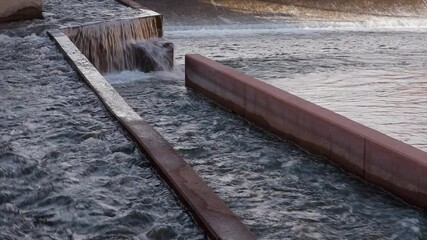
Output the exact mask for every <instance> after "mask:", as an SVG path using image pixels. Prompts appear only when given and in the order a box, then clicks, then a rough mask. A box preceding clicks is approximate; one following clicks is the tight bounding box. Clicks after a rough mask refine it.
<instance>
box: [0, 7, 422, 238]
mask: <svg viewBox="0 0 427 240" xmlns="http://www.w3.org/2000/svg"><path fill="white" fill-rule="evenodd" d="M147 2H148V4H147V5H148V7H152V6H150V4H153V6H154V7H155V6H162V5H161V4H162V3H168V1H157V2H155V1H147ZM190 2H191V1H190ZM212 2H214V3H216V4H214V5H215V6H216V7H217V8H215V9H216V10H213V11H211V14H210V15H208V16H211V17H210V18H207V19H206V22H203V23H200V22H194V21H193V20H192V19H194V18H197V14H202V15H204V14H205V13H206V8H208V9H210V8H209V4H211V5H212ZM220 2H222V5H218V4H220ZM228 2H229V3H230V2H231V3H233V2H235V1H228ZM251 2H256V1H251ZM267 2H268V1H267ZM156 4H157V5H156ZM183 5H185V4H183ZM197 6H199V7H200V8H197ZM227 6H228V5H227V1H225V3H224V1H216V2H215V1H206V3H203V4H201V3H200V5H195V7H196V8H195V9H201V10H200V11H198V12H197V13H196V11H194V10H193V11H194V12H195V14H188V16H187V17H184V19H181V17H182V16H184V15H182V14H179V8H177V11H176V12H177V13H178V14H176V15H175V18H174V17H173V16H174V15H173V12H174V11H173V8H170V7H169V8H168V9H169V11H164V12H162V11H160V10H162V9H154V10H159V11H160V12H162V13H164V14H165V15H166V17H165V20H166V24H167V27H166V32H165V36H166V37H167V38H168V39H169V40H170V41H172V42H173V43H174V44H175V47H176V69H175V70H174V71H172V72H157V73H148V74H146V73H141V72H121V73H113V74H109V75H107V78H108V79H109V81H110V82H111V83H112V84H113V85H114V87H115V88H116V89H117V90H118V91H119V92H120V94H122V95H123V97H125V99H126V100H128V101H129V103H130V105H131V106H132V107H133V108H134V109H135V110H136V111H137V112H138V113H139V114H141V116H143V117H144V118H145V119H146V120H147V121H149V122H150V123H151V124H152V125H153V126H154V127H155V128H156V129H157V130H158V131H159V132H160V133H161V134H162V135H164V136H165V138H166V139H167V140H168V141H169V142H171V144H172V145H173V146H174V148H175V149H176V150H178V152H179V153H180V154H182V156H183V157H184V159H186V160H187V161H188V162H189V163H190V165H191V166H193V168H194V169H195V170H196V171H197V172H198V173H199V174H200V175H201V176H202V178H203V179H204V180H205V181H206V182H207V183H208V184H209V185H210V186H211V187H212V188H213V189H214V190H215V191H216V192H217V193H218V194H219V196H220V197H222V198H223V199H224V200H225V201H226V203H227V204H228V205H229V206H230V208H231V209H232V210H233V211H234V212H235V213H236V214H237V215H238V216H239V217H240V218H241V219H242V220H243V222H244V223H246V224H247V225H248V226H249V227H250V228H251V230H252V231H253V232H254V233H255V234H256V235H257V236H258V237H259V238H260V239H423V238H426V237H427V215H426V213H425V212H424V211H421V210H419V209H416V208H413V207H411V206H408V205H407V204H405V203H404V202H402V201H400V200H399V199H396V198H394V197H393V196H391V195H390V194H388V193H386V192H384V191H383V190H381V189H380V188H378V187H375V186H372V185H371V184H369V183H366V182H364V181H362V180H361V179H359V178H357V177H354V176H352V175H350V174H348V173H346V172H344V171H343V170H342V169H340V168H339V167H337V166H335V165H332V164H331V163H330V162H329V161H328V160H327V159H323V158H321V157H318V156H315V155H311V154H309V153H307V152H305V151H304V150H302V149H300V148H299V147H298V146H295V145H294V144H292V143H289V142H286V141H283V140H280V139H278V138H277V137H275V136H274V135H271V134H268V133H266V132H264V131H262V130H260V129H258V128H257V127H255V126H253V125H251V124H249V123H247V122H246V121H244V120H242V119H241V118H239V117H237V116H236V115H234V114H232V113H229V112H228V111H226V110H224V109H222V108H220V107H218V106H217V105H215V104H214V103H212V102H210V101H209V100H207V99H205V98H203V97H202V96H200V95H199V94H197V93H195V92H193V91H192V90H189V89H186V88H185V87H184V82H183V79H184V75H183V55H184V54H185V53H189V52H192V53H201V54H204V55H206V56H209V57H212V58H214V59H216V60H219V61H221V62H223V63H224V64H226V65H229V66H232V67H235V68H237V69H239V70H242V71H244V72H247V73H248V74H251V75H253V76H256V77H258V78H260V79H261V80H265V81H267V82H269V83H271V84H273V85H276V86H278V87H280V88H283V89H285V90H288V91H290V92H292V93H295V94H297V95H299V96H301V97H303V98H306V99H309V100H311V101H313V102H316V103H318V104H320V105H322V106H325V107H327V108H330V109H332V110H335V111H337V112H339V113H342V114H344V115H345V116H348V117H350V118H353V119H355V120H358V121H361V122H362V123H364V124H366V125H368V126H371V127H374V128H377V129H379V130H381V131H384V132H385V133H387V134H390V135H392V136H394V137H396V138H399V139H401V140H402V141H406V142H408V143H410V144H413V145H415V146H417V147H419V148H421V149H425V148H426V142H425V140H426V139H427V130H426V128H425V126H426V123H427V120H426V119H427V112H426V109H427V108H425V106H426V104H427V102H426V99H425V96H426V91H427V83H426V79H425V76H426V75H427V74H426V69H427V66H426V64H427V61H426V56H427V48H426V46H425V44H424V43H425V42H426V39H427V33H426V32H427V31H426V29H425V28H423V27H422V26H425V25H423V22H422V21H424V20H422V19H421V20H419V19H418V20H417V19H416V20H414V19H412V18H410V19H404V20H402V19H400V18H398V19H396V18H393V19H386V20H389V21H388V22H387V21H385V20H384V19H382V20H384V21H377V22H375V21H374V22H372V21H368V22H360V21H354V22H353V21H348V19H345V21H342V20H340V21H337V20H333V21H330V20H328V21H324V20H323V21H321V20H319V19H316V20H315V21H309V22H307V21H297V22H295V21H292V22H291V21H289V18H292V17H293V16H289V15H287V14H273V15H265V14H264V15H262V16H263V18H260V17H259V16H258V15H257V14H258V13H256V14H253V13H250V14H248V13H247V12H243V11H236V10H235V8H232V9H234V10H233V11H226V9H225V7H227ZM230 6H234V5H230ZM193 9H194V8H193ZM218 9H220V10H218ZM227 9H230V7H227ZM163 10H164V9H163ZM218 12H220V13H221V14H220V15H219V17H218ZM136 14H138V13H137V12H136V11H134V10H130V9H129V8H125V7H123V6H121V5H119V4H117V3H115V2H114V1H95V0H93V1H85V2H84V3H82V2H81V1H77V0H76V1H67V2H62V1H53V0H51V1H45V13H44V15H45V17H46V19H44V20H35V21H25V22H19V23H12V24H7V25H3V26H1V27H0V43H1V45H0V46H1V47H0V71H1V74H0V91H1V92H0V93H1V94H0V99H1V102H2V104H0V112H1V114H0V126H1V127H0V134H1V142H0V178H1V181H0V211H1V213H2V214H1V217H0V238H1V239H66V238H68V239H203V238H204V236H203V234H202V233H201V232H200V230H199V229H197V227H196V226H195V224H194V223H193V221H192V220H191V218H190V217H189V215H188V214H187V213H186V212H185V210H184V209H183V208H182V206H181V205H180V204H179V203H178V202H177V200H176V199H175V198H174V196H173V194H172V193H171V192H170V191H169V190H168V188H167V186H166V185H165V184H164V183H163V182H162V181H161V180H160V179H159V177H157V175H156V174H155V173H154V172H153V171H152V170H151V168H150V167H149V164H148V162H147V161H146V159H145V158H144V156H143V155H141V154H140V153H139V151H138V150H137V149H136V147H135V145H134V144H133V143H132V142H131V141H130V140H129V139H128V138H127V136H126V134H125V133H124V132H123V131H122V130H121V128H120V126H119V125H118V123H116V122H115V121H114V120H113V118H112V117H111V116H110V115H108V114H107V113H106V110H105V109H103V108H102V107H101V103H100V102H99V100H98V99H97V98H96V97H95V96H94V94H92V92H91V91H90V90H89V89H88V88H87V87H86V86H85V85H84V84H83V83H82V82H80V81H79V80H78V77H77V75H76V74H75V73H74V71H73V70H72V69H71V67H69V65H68V64H67V63H66V61H65V60H63V57H62V55H61V54H60V53H59V51H58V50H57V49H56V48H55V46H54V44H53V42H51V41H50V40H49V39H48V38H47V36H46V33H45V31H46V30H47V29H50V28H57V27H60V26H64V25H74V24H79V23H86V22H88V21H95V20H102V19H111V18H114V17H117V18H118V17H122V16H134V15H136ZM375 14H376V15H378V14H377V13H375ZM254 16H255V17H254ZM178 17H179V18H178ZM272 18H273V19H272ZM277 18H280V19H277ZM266 19H267V21H266ZM292 19H293V18H292ZM278 21H279V22H278ZM420 21H421V23H420ZM390 23H391V24H390Z"/></svg>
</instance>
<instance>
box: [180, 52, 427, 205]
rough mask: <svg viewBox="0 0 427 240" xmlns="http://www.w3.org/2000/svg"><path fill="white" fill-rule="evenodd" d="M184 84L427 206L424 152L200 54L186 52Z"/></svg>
mask: <svg viewBox="0 0 427 240" xmlns="http://www.w3.org/2000/svg"><path fill="white" fill-rule="evenodd" d="M185 85H186V86H187V87H190V88H193V89H194V90H196V91H199V92H201V93H202V94H204V95H205V96H206V97H208V98H211V99H212V100H214V101H215V102H217V103H218V104H219V105H222V106H224V107H225V108H227V109H230V110H232V111H233V112H235V113H237V114H239V115H241V116H242V117H243V118H245V119H247V120H249V121H251V122H253V123H255V124H257V125H258V126H260V127H262V128H264V129H265V130H267V131H270V132H272V133H274V134H276V135H278V136H280V137H282V138H285V139H288V140H290V141H292V142H295V143H296V144H298V145H300V146H302V147H303V148H305V149H308V150H310V151H311V152H313V153H316V154H319V155H323V156H326V157H327V158H329V159H330V160H332V161H334V162H335V163H337V164H339V165H340V166H341V167H343V168H344V169H346V170H347V171H349V172H352V173H354V174H356V175H358V176H360V177H361V178H364V179H366V180H367V181H370V182H372V183H375V184H377V185H379V186H381V187H383V188H384V189H386V190H388V191H390V192H391V193H393V194H395V195H396V196H398V197H400V198H402V199H404V200H405V201H407V202H408V203H411V204H413V205H415V206H418V207H421V208H424V209H427V177H426V176H427V152H424V151H422V150H420V149H417V148H415V147H413V146H411V145H409V144H406V143H403V142H401V141H398V140H396V139H394V138H392V137H389V136H387V135H385V134H383V133H381V132H378V131H376V130H374V129H371V128H368V127H366V126H364V125H362V124H360V123H357V122H355V121H352V120H350V119H348V118H346V117H343V116H341V115H339V114H337V113H335V112H332V111H330V110H327V109H325V108H323V107H320V106H318V105H316V104H313V103H311V102H309V101H306V100H304V99H302V98H299V97H297V96H295V95H292V94H290V93H288V92H286V91H284V90H281V89H279V88H276V87H274V86H272V85H269V84H267V83H265V82H262V81H260V80H258V79H255V78H253V77H251V76H248V75H246V74H244V73H242V72H239V71H237V70H235V69H232V68H229V67H227V66H224V65H222V64H220V63H218V62H215V61H213V60H211V59H208V58H206V57H203V56H201V55H197V54H196V55H186V57H185Z"/></svg>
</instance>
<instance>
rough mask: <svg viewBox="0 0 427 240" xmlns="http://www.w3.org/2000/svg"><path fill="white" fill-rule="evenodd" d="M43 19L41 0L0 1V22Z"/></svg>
mask: <svg viewBox="0 0 427 240" xmlns="http://www.w3.org/2000/svg"><path fill="white" fill-rule="evenodd" d="M34 18H43V15H42V0H13V1H12V0H10V1H7V0H0V22H12V21H19V20H28V19H34Z"/></svg>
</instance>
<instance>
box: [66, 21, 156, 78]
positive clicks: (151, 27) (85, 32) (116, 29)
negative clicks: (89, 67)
mask: <svg viewBox="0 0 427 240" xmlns="http://www.w3.org/2000/svg"><path fill="white" fill-rule="evenodd" d="M64 32H65V34H67V36H68V37H69V38H70V40H71V41H72V42H73V43H74V44H75V45H76V46H77V47H78V48H79V49H80V51H81V52H82V53H83V54H84V55H85V56H86V57H87V58H88V59H89V61H90V62H91V63H92V64H93V65H94V66H95V67H96V68H97V69H98V71H100V72H101V73H106V72H115V71H123V70H135V69H139V61H138V60H137V58H136V57H135V51H134V48H133V44H134V43H135V42H138V41H142V40H146V39H150V38H159V37H162V34H163V33H162V18H161V16H154V17H143V18H136V19H125V20H122V21H118V22H107V23H100V24H90V25H83V26H78V27H72V28H68V29H66V30H65V31H64Z"/></svg>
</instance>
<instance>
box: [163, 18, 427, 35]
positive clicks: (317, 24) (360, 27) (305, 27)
mask: <svg viewBox="0 0 427 240" xmlns="http://www.w3.org/2000/svg"><path fill="white" fill-rule="evenodd" d="M306 31H415V32H427V19H426V18H399V17H376V16H371V17H368V18H366V19H365V20H363V21H301V22H289V21H288V22H282V23H261V24H227V25H206V26H167V27H165V32H166V35H168V36H169V35H170V36H205V35H207V36H218V35H221V36H226V35H250V34H262V33H292V34H295V33H297V32H306Z"/></svg>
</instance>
